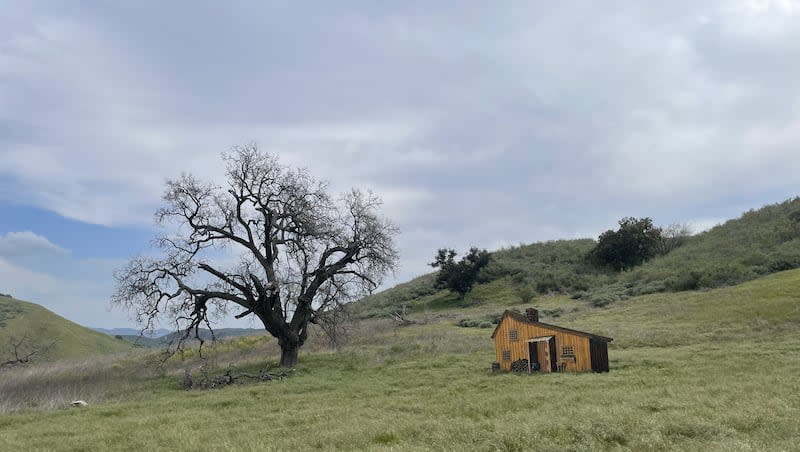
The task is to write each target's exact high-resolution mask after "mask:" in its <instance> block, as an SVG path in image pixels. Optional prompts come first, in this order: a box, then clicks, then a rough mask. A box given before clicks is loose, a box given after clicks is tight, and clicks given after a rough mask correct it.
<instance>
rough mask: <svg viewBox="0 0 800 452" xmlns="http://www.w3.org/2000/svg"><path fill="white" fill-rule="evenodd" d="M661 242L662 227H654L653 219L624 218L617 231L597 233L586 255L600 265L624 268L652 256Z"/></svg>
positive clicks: (620, 221) (638, 263)
mask: <svg viewBox="0 0 800 452" xmlns="http://www.w3.org/2000/svg"><path fill="white" fill-rule="evenodd" d="M661 244H662V237H661V229H660V228H657V227H655V226H653V220H652V219H650V218H634V217H625V218H623V219H621V220H619V229H618V230H616V231H614V230H610V229H609V230H608V231H606V232H604V233H602V234H600V237H599V238H598V239H597V246H595V247H594V249H592V251H591V252H590V253H589V256H590V258H591V259H592V260H593V261H594V262H596V263H597V264H599V265H603V266H608V267H611V268H613V269H614V270H626V269H630V268H633V267H635V266H637V265H640V264H642V263H644V262H645V261H647V260H649V259H650V258H652V257H654V256H655V255H656V254H657V253H658V251H659V249H660V247H661Z"/></svg>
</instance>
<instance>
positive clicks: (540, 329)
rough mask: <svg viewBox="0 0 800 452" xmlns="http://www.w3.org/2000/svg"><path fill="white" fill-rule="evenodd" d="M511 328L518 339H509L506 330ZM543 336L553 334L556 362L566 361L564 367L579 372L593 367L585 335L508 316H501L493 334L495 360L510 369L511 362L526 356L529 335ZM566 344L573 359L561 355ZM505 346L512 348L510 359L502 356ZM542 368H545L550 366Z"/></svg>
mask: <svg viewBox="0 0 800 452" xmlns="http://www.w3.org/2000/svg"><path fill="white" fill-rule="evenodd" d="M511 330H517V331H518V339H517V340H516V341H512V340H511V339H510V338H509V331H511ZM542 336H555V338H556V358H557V359H558V361H559V362H564V363H566V368H565V369H564V370H565V371H568V372H569V371H572V372H581V371H590V370H592V362H591V354H590V350H589V338H588V337H586V336H581V335H577V334H573V333H569V332H566V331H562V330H558V329H552V328H547V327H544V326H540V325H531V324H529V323H525V322H520V321H518V320H517V319H515V318H513V317H511V316H506V317H504V319H503V320H502V321H501V323H500V326H499V327H498V329H497V331H496V334H495V336H494V344H495V353H496V361H497V362H498V363H500V368H501V369H503V370H511V363H512V362H514V361H516V360H518V359H528V356H529V353H528V339H533V338H536V337H542ZM565 345H572V346H573V347H574V349H575V358H574V359H572V358H562V353H561V352H562V350H563V347H564V346H565ZM504 350H510V351H511V359H509V360H504V359H503V351H504ZM542 370H543V371H545V372H547V371H548V370H549V369H542Z"/></svg>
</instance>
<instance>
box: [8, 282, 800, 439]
mask: <svg viewBox="0 0 800 452" xmlns="http://www.w3.org/2000/svg"><path fill="white" fill-rule="evenodd" d="M533 304H534V305H536V306H537V307H539V308H540V309H542V310H543V312H546V313H550V314H546V316H545V318H546V320H547V321H551V322H554V323H557V324H559V325H563V326H566V327H572V328H578V329H584V330H588V331H592V332H595V333H598V334H603V335H610V336H611V337H613V338H614V342H612V343H611V347H610V350H609V356H610V360H611V372H610V373H606V374H593V373H584V374H551V375H532V376H518V375H511V374H492V373H491V372H489V370H488V369H489V365H490V363H491V362H492V361H493V360H494V349H493V345H492V342H491V340H490V338H489V334H490V333H491V329H484V328H461V327H458V326H456V325H455V324H456V323H457V321H458V320H459V319H464V318H468V319H469V318H483V317H485V316H489V315H493V314H496V313H498V312H501V311H502V309H505V308H506V307H512V308H513V307H517V308H521V307H525V306H526V305H520V304H517V303H516V302H515V301H514V300H513V299H509V300H507V302H506V303H505V304H503V303H501V302H500V301H499V300H492V301H491V302H489V303H485V304H478V305H474V306H467V307H463V308H458V309H441V310H433V309H427V310H426V309H419V310H417V311H415V312H414V313H412V314H411V318H412V319H413V320H415V321H416V322H417V323H416V324H414V325H412V326H409V327H395V326H393V324H392V323H391V322H390V321H388V320H385V319H373V320H368V321H365V322H362V323H361V324H360V327H359V328H358V329H357V330H356V331H355V332H354V333H353V335H352V338H351V343H350V345H348V346H346V347H344V348H343V349H342V350H341V351H340V352H339V353H333V352H332V351H330V350H326V349H325V348H323V347H322V346H321V345H320V342H321V341H319V340H318V339H319V338H315V339H313V340H312V342H311V343H310V344H308V347H307V348H306V349H304V351H303V352H302V353H301V357H300V365H299V367H298V368H297V370H296V372H295V374H294V375H293V376H292V377H291V378H290V379H288V380H283V381H273V382H267V383H260V384H250V385H244V386H236V387H228V388H224V389H219V390H211V391H189V392H187V391H183V390H180V389H179V388H178V384H177V381H178V379H179V374H180V369H181V366H182V365H194V364H192V363H193V361H189V362H188V363H189V364H181V363H172V364H171V366H172V367H171V368H170V369H169V370H167V373H166V375H162V376H158V375H151V376H146V375H145V374H144V373H142V376H141V379H140V380H136V381H138V383H135V384H131V385H129V386H128V387H122V384H123V382H124V381H125V380H119V381H118V382H117V384H119V385H121V389H120V395H119V397H118V398H116V399H114V398H113V395H112V396H109V395H108V394H113V389H114V387H115V386H114V378H112V379H111V380H109V381H108V385H107V386H106V387H105V388H106V389H105V392H104V394H105V395H104V396H103V397H100V398H98V400H95V399H94V398H93V394H92V393H91V392H89V390H90V389H91V388H93V387H88V386H87V387H86V392H85V393H80V388H81V387H80V385H77V386H76V389H78V390H79V395H80V396H81V398H84V399H85V400H87V401H89V403H90V404H91V405H90V406H89V407H88V408H86V409H55V410H53V409H49V410H48V409H44V408H47V407H41V406H40V407H38V408H36V407H33V408H31V407H29V408H24V409H22V410H21V411H18V412H17V413H15V414H7V415H4V416H0V450H42V451H44V450H54V449H57V450H97V449H103V450H143V449H147V450H281V451H282V450H312V449H322V450H487V451H488V450H491V451H494V450H509V451H514V450H531V449H537V450H698V451H699V450H703V451H705V450H720V451H729V450H797V438H800V424H798V423H797V421H796V420H797V419H798V418H800V379H798V378H797V375H800V359H798V358H797V357H798V356H800V271H798V270H794V271H788V272H782V273H778V274H775V275H772V276H769V277H765V278H762V279H759V280H756V281H752V282H749V283H746V284H743V285H739V286H735V287H728V288H723V289H715V290H710V291H704V292H681V293H674V294H653V295H646V296H641V297H633V298H630V299H628V300H624V301H620V302H618V303H615V304H612V305H611V306H609V307H606V308H594V307H591V306H590V305H587V304H586V303H584V302H582V301H581V300H573V299H570V298H568V297H560V296H552V297H541V298H539V299H537V300H536V301H535V302H534V303H533ZM548 315H549V316H553V317H552V318H548V317H547V316H548ZM555 315H557V317H554V316H555ZM276 352H277V351H276V349H275V347H274V343H272V342H269V341H266V340H265V339H264V338H258V337H247V338H243V339H239V340H234V341H230V342H226V343H223V344H221V345H220V346H219V348H218V349H217V350H215V351H213V353H212V354H214V358H213V360H214V361H215V362H216V364H217V366H218V367H220V368H224V367H226V366H227V365H228V364H229V363H234V364H236V365H237V366H238V367H239V368H241V369H253V368H256V367H258V366H260V365H261V364H262V363H263V361H264V356H265V355H266V356H267V357H268V359H270V360H274V359H276ZM141 359H144V358H141ZM128 360H129V361H126V362H111V361H110V362H109V363H108V364H107V365H106V366H105V367H103V366H101V367H102V369H100V370H91V369H88V370H87V369H86V368H82V369H83V370H81V368H75V369H73V372H75V373H76V374H80V373H81V372H83V373H84V374H85V376H86V378H87V379H89V377H91V375H96V374H98V373H99V374H104V373H106V374H107V373H108V372H110V371H109V370H108V368H109V366H110V367H113V366H115V365H116V366H119V367H120V368H121V369H123V370H124V369H133V368H141V367H142V366H141V365H140V364H137V361H136V358H128ZM103 369H106V370H103ZM28 371H29V372H34V369H33V368H32V369H29V370H28ZM18 372H20V371H14V372H13V373H10V374H6V375H9V376H10V377H11V379H14V378H15V376H17V375H20V374H19V373H18ZM123 373H124V372H123ZM90 374H91V375H90ZM29 377H30V376H29ZM59 378H60V377H57V376H56V377H53V378H52V380H50V381H49V383H48V380H47V378H42V380H41V381H40V382H39V383H37V384H39V385H45V384H49V385H51V386H52V385H55V386H57V385H59V384H60V383H59V381H60V380H59ZM137 378H138V377H137ZM26 381H27V380H25V379H19V380H18V381H16V383H15V384H16V387H26V384H27V383H26ZM14 388H15V386H14V385H12V384H8V383H3V382H2V381H0V397H7V395H8V394H10V393H12V392H14Z"/></svg>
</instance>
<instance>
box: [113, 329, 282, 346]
mask: <svg viewBox="0 0 800 452" xmlns="http://www.w3.org/2000/svg"><path fill="white" fill-rule="evenodd" d="M199 333H200V338H201V339H203V340H204V341H209V340H211V338H212V336H211V332H210V331H209V330H207V329H203V328H201V329H200V332H199ZM183 334H184V333H183V332H182V331H178V332H171V333H169V334H166V335H163V336H159V337H143V336H140V335H139V332H138V331H136V333H135V334H131V335H125V334H121V335H118V336H119V338H120V339H122V340H124V341H127V342H130V343H131V344H133V345H134V346H137V347H144V348H159V347H163V346H165V345H167V344H170V343H174V342H176V341H178V340H180V338H181V337H182V336H183ZM259 334H266V331H265V330H263V329H252V328H220V329H215V330H214V338H216V339H217V340H222V339H227V338H231V337H240V336H253V335H259ZM193 339H194V334H192V335H190V340H193Z"/></svg>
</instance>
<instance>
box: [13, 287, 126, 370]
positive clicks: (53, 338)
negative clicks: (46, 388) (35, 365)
mask: <svg viewBox="0 0 800 452" xmlns="http://www.w3.org/2000/svg"><path fill="white" fill-rule="evenodd" d="M23 337H24V338H26V340H25V342H23V343H22V344H21V348H22V349H24V351H26V352H27V351H31V350H32V349H34V348H36V349H40V350H42V351H44V349H47V352H46V353H42V355H41V356H36V359H37V360H40V361H52V360H57V359H61V358H81V357H86V356H92V355H99V354H105V353H116V352H123V351H127V350H131V346H130V345H129V344H127V343H126V342H124V341H120V340H119V339H115V338H113V337H110V336H107V335H105V334H102V333H98V332H96V331H92V330H91V329H89V328H85V327H83V326H80V325H78V324H77V323H74V322H71V321H69V320H67V319H65V318H63V317H61V316H59V315H57V314H54V313H53V312H51V311H49V310H47V309H45V308H43V307H42V306H39V305H37V304H34V303H29V302H26V301H21V300H17V299H14V298H10V297H0V361H6V360H8V359H11V358H12V356H11V350H10V349H9V348H10V343H11V342H12V341H14V342H19V341H21V340H22V338H23ZM51 344H52V345H51Z"/></svg>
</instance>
